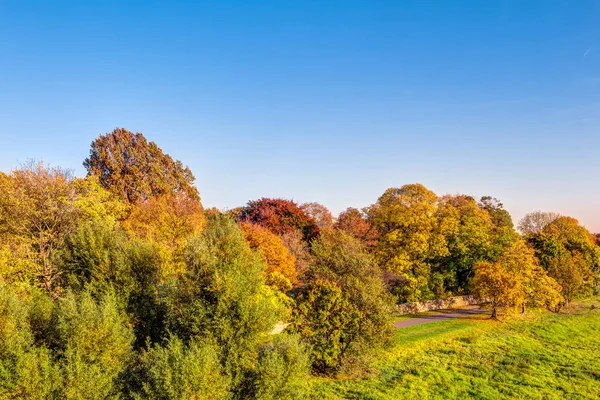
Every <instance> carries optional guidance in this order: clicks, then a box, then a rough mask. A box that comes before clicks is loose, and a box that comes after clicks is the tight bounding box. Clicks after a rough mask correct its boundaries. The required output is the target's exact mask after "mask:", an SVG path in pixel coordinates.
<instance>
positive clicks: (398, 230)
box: [367, 184, 448, 301]
mask: <svg viewBox="0 0 600 400" xmlns="http://www.w3.org/2000/svg"><path fill="white" fill-rule="evenodd" d="M437 202H438V197H437V196H436V195H435V193H433V192H432V191H430V190H428V189H427V188H425V186H423V185H421V184H412V185H404V186H402V187H401V188H399V189H398V188H390V189H388V190H386V191H385V193H384V194H383V195H382V196H381V197H379V199H378V200H377V202H376V203H375V204H374V205H373V206H371V207H370V208H369V209H368V211H367V213H368V216H369V220H370V221H371V223H372V224H373V226H374V227H375V228H376V229H377V231H378V232H379V233H380V234H381V236H380V239H379V242H378V244H377V248H376V249H375V255H376V258H377V261H378V263H379V265H380V266H381V267H382V268H383V269H384V270H388V271H392V272H394V273H397V274H398V277H399V278H398V279H397V281H398V284H397V287H396V289H395V290H394V292H395V293H396V294H397V295H398V296H399V299H400V301H416V300H420V299H426V298H431V297H433V293H432V292H431V291H430V289H429V286H428V282H429V279H430V275H431V266H430V263H429V260H430V259H431V258H433V257H436V256H437V257H439V256H443V255H445V254H447V251H448V250H447V248H446V245H445V240H444V237H443V236H442V235H441V234H440V232H439V229H438V226H437V221H436V219H435V218H434V215H435V213H436V210H437Z"/></svg>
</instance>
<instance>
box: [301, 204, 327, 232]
mask: <svg viewBox="0 0 600 400" xmlns="http://www.w3.org/2000/svg"><path fill="white" fill-rule="evenodd" d="M300 208H301V209H302V210H304V212H305V213H306V214H307V215H308V216H309V217H311V218H312V219H313V220H314V221H315V222H316V223H317V225H318V226H319V229H326V228H331V227H333V215H331V211H329V209H328V208H327V207H325V206H324V205H323V204H320V203H316V202H312V203H304V204H302V205H300Z"/></svg>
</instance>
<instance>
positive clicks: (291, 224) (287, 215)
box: [237, 198, 319, 242]
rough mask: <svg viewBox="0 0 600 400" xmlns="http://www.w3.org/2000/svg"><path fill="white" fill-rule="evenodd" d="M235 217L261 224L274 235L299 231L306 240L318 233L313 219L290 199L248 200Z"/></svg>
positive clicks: (242, 220) (317, 227)
mask: <svg viewBox="0 0 600 400" xmlns="http://www.w3.org/2000/svg"><path fill="white" fill-rule="evenodd" d="M237 217H238V220H239V221H240V222H249V223H252V224H256V225H260V226H263V227H265V228H267V229H269V230H270V231H271V232H273V233H275V234H276V235H284V234H286V233H290V232H293V231H300V232H301V233H302V237H303V239H304V240H305V241H306V242H309V241H311V240H312V239H314V238H315V237H317V235H318V234H319V226H318V225H317V223H316V222H315V220H314V219H313V218H312V217H310V216H309V215H308V214H306V212H305V211H304V210H302V209H301V208H300V207H298V205H297V204H296V203H295V202H293V201H291V200H284V199H269V198H262V199H259V200H254V201H249V202H248V204H247V205H246V207H244V208H243V209H242V210H241V211H240V213H239V214H238V216H237Z"/></svg>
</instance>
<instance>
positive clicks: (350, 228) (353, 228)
mask: <svg viewBox="0 0 600 400" xmlns="http://www.w3.org/2000/svg"><path fill="white" fill-rule="evenodd" d="M335 227H336V228H338V229H340V230H342V231H344V232H346V233H349V234H350V235H352V236H354V237H355V238H357V239H359V240H360V241H361V242H362V243H363V244H364V245H365V246H367V247H368V248H373V247H374V246H375V245H376V244H377V238H378V236H379V235H378V233H377V231H376V230H375V228H374V227H373V226H371V223H370V222H369V221H367V220H366V219H365V218H364V217H363V214H362V213H361V212H360V211H359V210H358V209H356V208H347V209H346V211H342V212H341V213H340V216H339V217H338V220H337V222H336V223H335Z"/></svg>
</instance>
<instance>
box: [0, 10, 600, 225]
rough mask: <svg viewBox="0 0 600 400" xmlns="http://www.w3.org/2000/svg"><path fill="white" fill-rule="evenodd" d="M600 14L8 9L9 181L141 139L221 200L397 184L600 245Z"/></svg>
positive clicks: (5, 113)
mask: <svg viewBox="0 0 600 400" xmlns="http://www.w3.org/2000/svg"><path fill="white" fill-rule="evenodd" d="M599 95H600V2H599V1H586V0H580V1H566V0H562V1H558V0H556V1H554V0H544V1H525V2H524V1H517V0H514V1H477V0H474V1H454V2H444V1H424V0H413V1H352V0H345V1H272V0H269V1H268V0H264V1H236V2H234V1H162V2H161V1H91V0H90V1H82V2H74V1H17V0H10V1H9V0H0V170H2V171H9V170H10V169H12V168H13V167H15V166H17V165H18V164H19V162H23V161H25V160H26V159H28V158H36V159H43V160H45V161H46V162H48V163H50V164H52V165H60V166H62V167H67V168H73V169H74V170H75V172H76V174H77V175H79V176H83V175H84V174H85V170H84V168H83V166H82V162H83V160H84V159H85V158H86V156H87V155H88V152H89V146H90V143H91V142H92V140H93V139H95V138H96V137H97V136H98V135H99V134H102V133H106V132H110V131H112V130H113V129H114V128H115V127H124V128H126V129H128V130H131V131H134V132H142V133H143V134H144V135H145V136H146V137H147V138H148V139H150V140H153V141H155V142H156V143H157V144H158V145H159V146H160V147H161V148H162V149H163V150H164V151H165V152H167V153H169V154H170V155H171V156H173V157H174V158H176V159H180V160H182V161H183V163H184V164H187V165H189V166H190V168H191V169H192V171H193V172H194V174H195V175H196V178H197V180H196V184H197V186H198V189H199V191H200V194H201V196H202V200H203V204H204V205H205V206H207V207H211V206H216V207H218V208H233V207H235V206H239V205H243V204H245V203H246V202H247V201H248V200H251V199H257V198H260V197H284V198H291V199H294V200H296V201H298V202H306V201H317V202H320V203H322V204H324V205H326V206H327V207H329V208H330V209H331V210H332V211H333V212H334V213H336V214H337V213H339V212H340V211H342V210H343V209H345V208H346V207H350V206H353V207H364V206H367V205H369V204H371V203H373V202H375V201H376V200H377V198H378V197H379V196H380V195H381V194H382V193H383V192H384V190H385V189H386V188H388V187H400V186H402V185H404V184H407V183H414V182H420V183H422V184H424V185H425V186H427V187H428V188H429V189H431V190H433V191H434V192H436V193H437V194H439V195H442V194H447V193H451V194H456V193H465V194H470V195H473V196H476V197H480V196H484V195H491V196H494V197H497V198H499V199H500V200H501V201H502V202H503V203H504V205H505V207H506V208H507V209H508V210H509V211H510V212H511V214H512V215H513V219H515V221H517V220H518V219H519V218H521V217H522V216H523V215H524V214H525V213H526V212H529V211H533V210H543V211H556V212H560V213H561V214H566V215H571V216H573V217H576V218H577V219H579V220H580V222H581V223H582V224H584V225H585V226H586V227H587V228H588V229H590V230H591V231H594V232H600V211H599V210H600V207H598V206H599V205H598V198H600V185H599V184H598V180H597V177H598V176H599V175H600V163H599V162H598V153H599V150H600V134H599V133H600V131H599V128H600V119H599V117H600V97H599Z"/></svg>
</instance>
